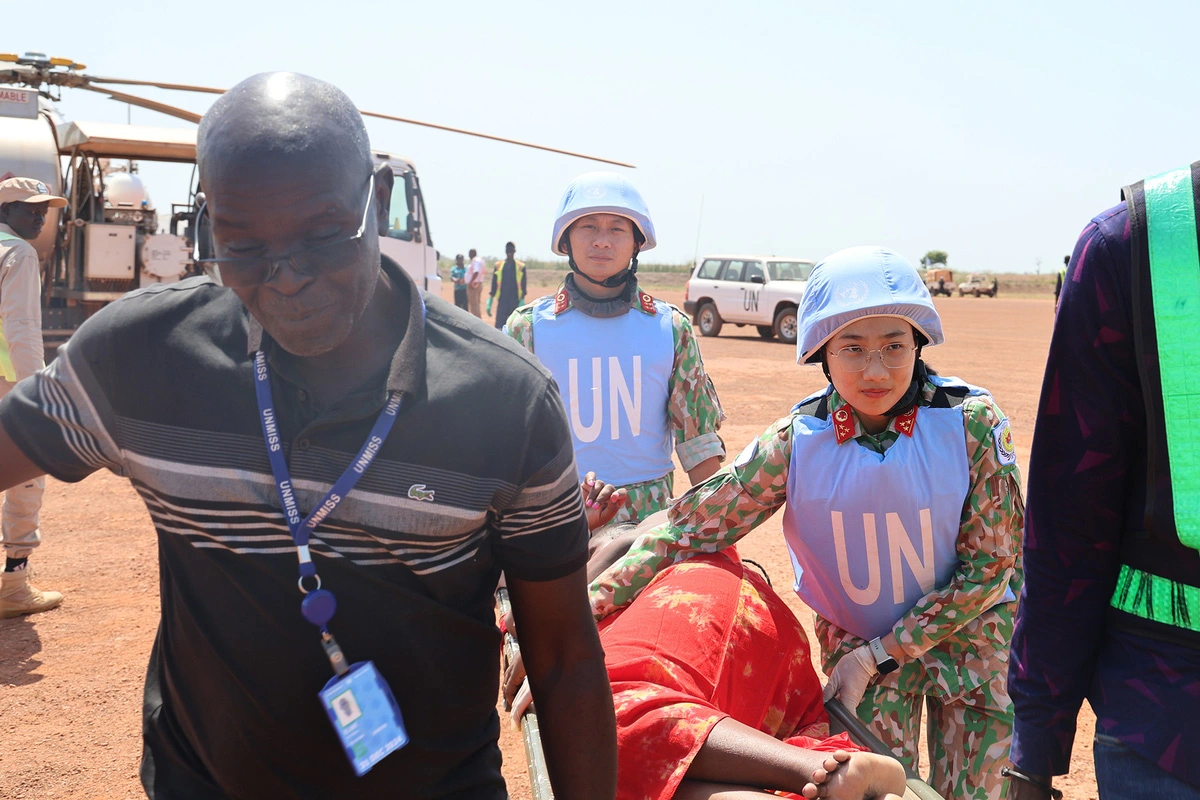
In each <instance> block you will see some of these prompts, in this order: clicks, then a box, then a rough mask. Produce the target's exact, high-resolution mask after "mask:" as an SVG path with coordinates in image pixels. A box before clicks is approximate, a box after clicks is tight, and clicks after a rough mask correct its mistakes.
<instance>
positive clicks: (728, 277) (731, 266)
mask: <svg viewBox="0 0 1200 800" xmlns="http://www.w3.org/2000/svg"><path fill="white" fill-rule="evenodd" d="M745 270H746V262H745V261H729V262H726V266H725V274H723V275H722V276H721V280H723V281H740V280H741V279H742V273H743V272H744V271H745Z"/></svg>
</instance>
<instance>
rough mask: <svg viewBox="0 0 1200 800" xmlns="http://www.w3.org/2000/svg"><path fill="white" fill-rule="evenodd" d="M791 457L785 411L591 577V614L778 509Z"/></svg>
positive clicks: (624, 600)
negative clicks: (660, 521)
mask: <svg viewBox="0 0 1200 800" xmlns="http://www.w3.org/2000/svg"><path fill="white" fill-rule="evenodd" d="M791 458H792V418H791V417H790V416H789V417H785V418H784V419H781V420H779V421H778V422H776V423H775V424H774V425H772V426H771V427H770V428H768V429H767V430H766V432H764V433H763V434H762V435H761V436H759V437H758V438H757V439H755V440H754V441H753V442H751V443H750V444H749V446H747V447H746V449H745V450H743V451H742V453H741V455H739V456H738V457H737V458H736V459H735V460H734V462H733V464H731V465H730V466H728V467H726V468H724V469H722V470H721V471H720V472H718V473H717V474H715V475H713V476H712V477H711V478H709V479H708V480H706V481H704V482H703V483H701V484H699V485H697V486H694V487H692V489H691V490H690V491H688V493H687V494H685V495H683V496H682V497H680V498H679V499H678V500H676V501H675V502H674V503H673V504H672V506H671V508H670V510H669V512H668V516H667V522H665V523H663V524H662V525H660V526H658V527H657V528H653V529H651V530H650V531H648V532H646V533H644V534H642V536H640V537H639V538H638V539H637V541H635V542H634V544H633V547H632V548H630V550H629V553H628V555H626V556H625V558H623V559H622V560H620V561H618V562H617V563H616V564H613V565H612V566H611V567H609V568H608V569H607V570H606V571H605V572H603V573H602V574H601V575H600V576H599V577H598V578H596V580H595V581H593V582H592V585H591V586H590V587H589V591H590V593H591V598H592V611H593V613H594V614H595V615H596V619H603V618H604V617H606V616H608V615H609V614H611V613H612V612H614V611H616V610H617V609H618V608H620V607H622V606H624V605H627V604H628V603H630V602H632V601H633V599H634V598H635V597H637V596H638V594H639V593H640V592H641V591H642V590H643V589H645V588H646V586H647V585H648V584H649V583H650V581H651V580H653V579H654V576H655V575H657V574H658V573H659V572H661V571H663V570H664V569H666V568H667V567H669V566H671V565H672V564H675V563H677V562H679V561H682V560H684V559H685V558H688V557H690V556H693V555H696V554H697V553H713V552H716V551H717V550H720V549H722V548H725V547H728V546H729V545H731V544H733V543H734V542H736V541H737V540H738V539H740V538H742V537H743V536H745V535H746V534H747V533H749V532H750V531H752V530H754V529H755V528H756V527H758V526H759V525H760V524H762V523H763V521H764V520H766V519H767V518H769V517H770V516H771V515H772V514H774V513H775V512H776V511H778V510H779V508H780V507H781V506H782V505H783V504H784V502H785V501H786V500H787V477H788V466H789V463H790V462H791Z"/></svg>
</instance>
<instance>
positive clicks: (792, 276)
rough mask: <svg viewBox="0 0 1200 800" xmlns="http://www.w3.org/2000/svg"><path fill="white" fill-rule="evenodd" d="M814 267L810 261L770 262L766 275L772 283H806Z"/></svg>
mask: <svg viewBox="0 0 1200 800" xmlns="http://www.w3.org/2000/svg"><path fill="white" fill-rule="evenodd" d="M814 266H816V265H815V264H813V262H811V261H772V262H770V263H769V264H767V274H768V275H770V276H771V280H773V281H806V280H808V275H809V273H811V272H812V269H813V267H814Z"/></svg>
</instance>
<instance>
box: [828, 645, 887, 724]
mask: <svg viewBox="0 0 1200 800" xmlns="http://www.w3.org/2000/svg"><path fill="white" fill-rule="evenodd" d="M878 674H879V668H878V667H876V666H875V656H874V655H872V654H871V647H870V645H865V644H864V645H863V646H862V647H859V648H857V649H855V650H852V651H851V652H849V653H847V654H846V655H844V656H842V660H841V661H839V662H838V663H837V666H835V667H834V668H833V674H832V675H830V676H829V683H827V684H825V700H827V701H828V700H830V699H831V698H834V697H836V698H837V699H838V700H839V701H841V704H842V705H844V706H845V707H846V708H847V709H849V710H850V711H854V709H856V708H858V704H859V703H861V702H862V699H863V695H864V694H866V693H867V687H868V686H870V685H871V681H872V680H874V679H875V676H876V675H878Z"/></svg>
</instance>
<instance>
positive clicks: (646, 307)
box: [638, 289, 658, 316]
mask: <svg viewBox="0 0 1200 800" xmlns="http://www.w3.org/2000/svg"><path fill="white" fill-rule="evenodd" d="M638 303H640V304H641V308H642V311H645V312H646V313H647V314H649V315H650V316H654V315H655V314H657V313H658V309H657V308H655V306H654V298H653V297H651V296H650V295H648V294H646V293H645V292H643V291H642V290H641V289H638Z"/></svg>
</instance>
